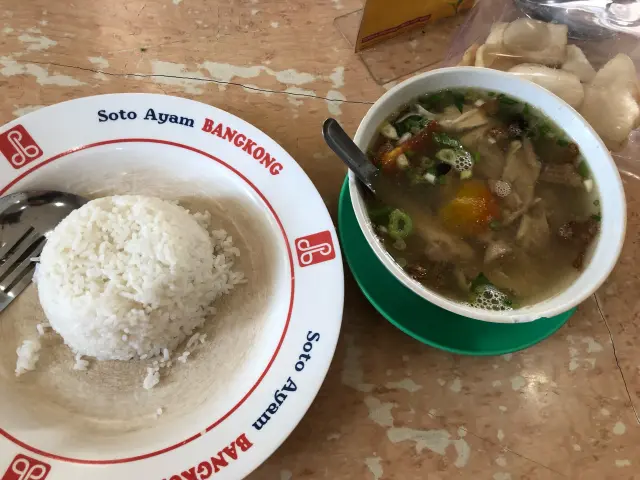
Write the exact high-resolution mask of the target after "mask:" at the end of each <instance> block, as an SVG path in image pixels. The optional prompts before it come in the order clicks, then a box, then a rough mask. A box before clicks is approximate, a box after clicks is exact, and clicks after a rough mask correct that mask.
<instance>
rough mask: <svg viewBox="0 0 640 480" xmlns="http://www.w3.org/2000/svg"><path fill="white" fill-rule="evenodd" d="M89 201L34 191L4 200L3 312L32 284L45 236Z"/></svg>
mask: <svg viewBox="0 0 640 480" xmlns="http://www.w3.org/2000/svg"><path fill="white" fill-rule="evenodd" d="M86 202H87V200H86V199H84V198H82V197H80V196H78V195H73V194H71V193H64V192H55V191H31V192H21V193H13V194H11V195H7V196H6V197H2V198H0V312H1V311H2V310H4V309H5V308H6V307H7V305H9V303H11V302H12V301H13V299H15V298H16V297H17V296H18V295H19V294H20V293H21V292H22V291H23V290H24V289H25V288H26V287H27V286H28V285H29V283H31V279H32V278H33V273H34V271H35V263H34V262H33V260H32V259H33V257H37V256H38V255H40V252H41V251H42V249H43V248H44V244H45V242H46V238H45V235H47V234H48V233H49V232H50V231H51V230H53V229H54V228H55V226H56V225H58V223H60V222H61V221H62V220H63V219H64V218H65V217H66V216H67V215H69V214H70V213H71V212H72V211H73V210H75V209H77V208H79V207H81V206H82V205H84V204H85V203H86Z"/></svg>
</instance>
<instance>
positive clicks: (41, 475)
mask: <svg viewBox="0 0 640 480" xmlns="http://www.w3.org/2000/svg"><path fill="white" fill-rule="evenodd" d="M50 471H51V466H50V465H47V464H46V463H43V462H41V461H40V460H36V459H35V458H31V457H27V456H25V455H21V454H18V455H16V458H14V459H13V462H11V465H9V468H8V469H7V471H6V472H5V473H4V475H3V476H2V478H1V479H0V480H44V479H45V478H47V475H49V472H50Z"/></svg>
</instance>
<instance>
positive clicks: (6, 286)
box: [0, 238, 45, 292]
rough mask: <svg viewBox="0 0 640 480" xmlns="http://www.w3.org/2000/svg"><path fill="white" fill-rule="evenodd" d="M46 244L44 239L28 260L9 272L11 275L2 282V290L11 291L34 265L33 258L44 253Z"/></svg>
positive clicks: (0, 287)
mask: <svg viewBox="0 0 640 480" xmlns="http://www.w3.org/2000/svg"><path fill="white" fill-rule="evenodd" d="M44 244H45V241H44V238H42V239H41V241H40V244H39V245H38V246H37V247H36V249H35V250H34V251H33V252H32V253H31V254H30V255H29V256H28V257H27V258H25V259H24V260H23V261H22V262H20V264H19V265H17V266H16V267H15V268H13V269H12V270H11V271H10V272H9V274H8V275H7V276H6V277H5V278H4V279H3V280H2V282H0V290H2V291H4V292H6V291H10V290H11V286H12V285H13V284H14V283H16V281H17V280H20V278H21V277H22V275H23V273H24V272H25V270H26V269H27V268H28V267H29V265H30V264H32V263H33V262H32V261H31V258H32V257H37V256H38V255H40V252H42V249H43V248H44ZM7 263H8V262H7ZM5 265H6V264H5Z"/></svg>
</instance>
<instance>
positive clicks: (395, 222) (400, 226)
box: [388, 209, 413, 240]
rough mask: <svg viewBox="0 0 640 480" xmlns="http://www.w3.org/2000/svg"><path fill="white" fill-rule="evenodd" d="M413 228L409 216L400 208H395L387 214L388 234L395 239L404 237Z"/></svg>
mask: <svg viewBox="0 0 640 480" xmlns="http://www.w3.org/2000/svg"><path fill="white" fill-rule="evenodd" d="M411 230H413V223H412V222H411V217H410V216H409V215H407V214H406V213H405V212H403V211H402V210H398V209H395V210H393V211H392V212H391V213H390V214H389V227H388V232H389V235H390V236H391V237H393V238H395V239H396V240H399V239H402V238H406V237H408V236H409V234H410V233H411Z"/></svg>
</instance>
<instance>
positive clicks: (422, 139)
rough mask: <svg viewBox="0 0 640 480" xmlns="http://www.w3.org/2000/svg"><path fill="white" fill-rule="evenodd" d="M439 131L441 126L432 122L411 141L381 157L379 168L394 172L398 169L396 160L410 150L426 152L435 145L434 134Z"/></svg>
mask: <svg viewBox="0 0 640 480" xmlns="http://www.w3.org/2000/svg"><path fill="white" fill-rule="evenodd" d="M437 131H439V125H438V123H437V122H436V121H433V120H432V121H431V122H429V123H428V124H427V126H426V127H424V128H423V129H422V130H420V131H419V132H418V133H416V134H415V135H414V136H413V137H411V138H410V139H409V140H407V141H406V142H404V143H403V144H401V145H398V146H397V147H395V148H394V149H392V150H388V151H386V152H384V153H383V154H382V155H381V156H380V160H379V162H378V164H379V167H380V168H382V169H383V170H385V171H394V170H395V169H396V168H397V163H396V160H397V159H398V157H399V156H400V155H401V154H403V153H405V152H406V151H408V150H411V151H414V152H420V151H424V150H426V149H427V148H429V147H430V146H431V145H432V144H433V135H432V133H433V132H437Z"/></svg>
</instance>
